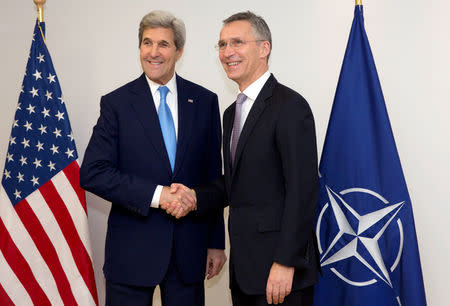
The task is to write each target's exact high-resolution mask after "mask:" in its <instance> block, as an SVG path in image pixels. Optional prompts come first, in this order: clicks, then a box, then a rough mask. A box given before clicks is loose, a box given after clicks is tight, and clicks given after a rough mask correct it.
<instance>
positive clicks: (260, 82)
mask: <svg viewBox="0 0 450 306" xmlns="http://www.w3.org/2000/svg"><path fill="white" fill-rule="evenodd" d="M269 77H270V72H269V70H267V71H266V72H264V74H263V75H261V76H260V77H259V78H258V79H257V80H256V81H254V82H253V83H252V84H250V86H248V87H247V88H246V89H245V90H244V92H243V93H244V94H245V95H246V96H247V97H248V98H250V99H252V100H253V101H255V100H256V97H258V95H259V92H260V91H261V89H262V88H263V87H264V84H266V82H267V80H268V79H269Z"/></svg>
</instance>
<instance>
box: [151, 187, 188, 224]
mask: <svg viewBox="0 0 450 306" xmlns="http://www.w3.org/2000/svg"><path fill="white" fill-rule="evenodd" d="M159 207H160V208H161V209H164V210H165V211H166V213H167V214H170V215H172V216H174V217H175V218H177V219H179V218H181V217H184V216H186V215H187V214H188V213H189V212H191V211H193V210H195V209H196V208H197V197H196V194H195V191H194V190H193V189H190V188H188V187H186V186H184V185H183V184H178V183H174V184H172V185H170V187H167V186H164V187H163V190H162V192H161V197H160V200H159Z"/></svg>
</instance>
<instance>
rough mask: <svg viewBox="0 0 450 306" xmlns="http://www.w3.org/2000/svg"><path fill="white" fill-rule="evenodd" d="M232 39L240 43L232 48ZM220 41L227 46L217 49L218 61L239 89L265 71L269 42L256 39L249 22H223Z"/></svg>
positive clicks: (246, 85)
mask: <svg viewBox="0 0 450 306" xmlns="http://www.w3.org/2000/svg"><path fill="white" fill-rule="evenodd" d="M232 41H234V42H236V41H240V42H242V43H241V44H239V45H236V46H235V47H234V48H233V47H231V46H230V42H232ZM221 43H227V46H226V48H224V49H223V50H220V51H219V58H220V62H221V63H222V66H223V69H224V70H225V72H226V73H227V76H228V77H229V78H230V79H232V80H233V81H235V82H236V83H237V84H238V85H239V89H240V90H241V91H243V90H244V89H245V88H247V87H248V86H249V85H250V84H252V83H253V82H254V81H256V80H257V79H258V78H259V77H260V76H261V75H262V74H263V73H264V72H266V71H267V69H268V64H267V56H268V55H269V52H270V43H269V42H268V41H258V38H257V37H256V36H255V34H254V31H253V28H252V26H251V24H250V22H248V21H246V20H238V21H233V22H230V23H228V24H225V25H224V27H223V28H222V31H220V40H219V45H220V44H221Z"/></svg>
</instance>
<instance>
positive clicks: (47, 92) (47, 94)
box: [45, 90, 53, 101]
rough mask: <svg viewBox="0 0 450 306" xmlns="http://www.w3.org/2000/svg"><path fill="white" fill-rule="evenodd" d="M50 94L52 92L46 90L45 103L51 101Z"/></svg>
mask: <svg viewBox="0 0 450 306" xmlns="http://www.w3.org/2000/svg"><path fill="white" fill-rule="evenodd" d="M52 94H53V92H49V91H48V90H46V93H45V97H46V98H47V101H48V100H51V99H53V98H52Z"/></svg>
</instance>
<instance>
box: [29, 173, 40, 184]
mask: <svg viewBox="0 0 450 306" xmlns="http://www.w3.org/2000/svg"><path fill="white" fill-rule="evenodd" d="M30 182H33V186H34V185H39V178H38V177H34V175H33V178H32V179H31V180H30Z"/></svg>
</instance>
